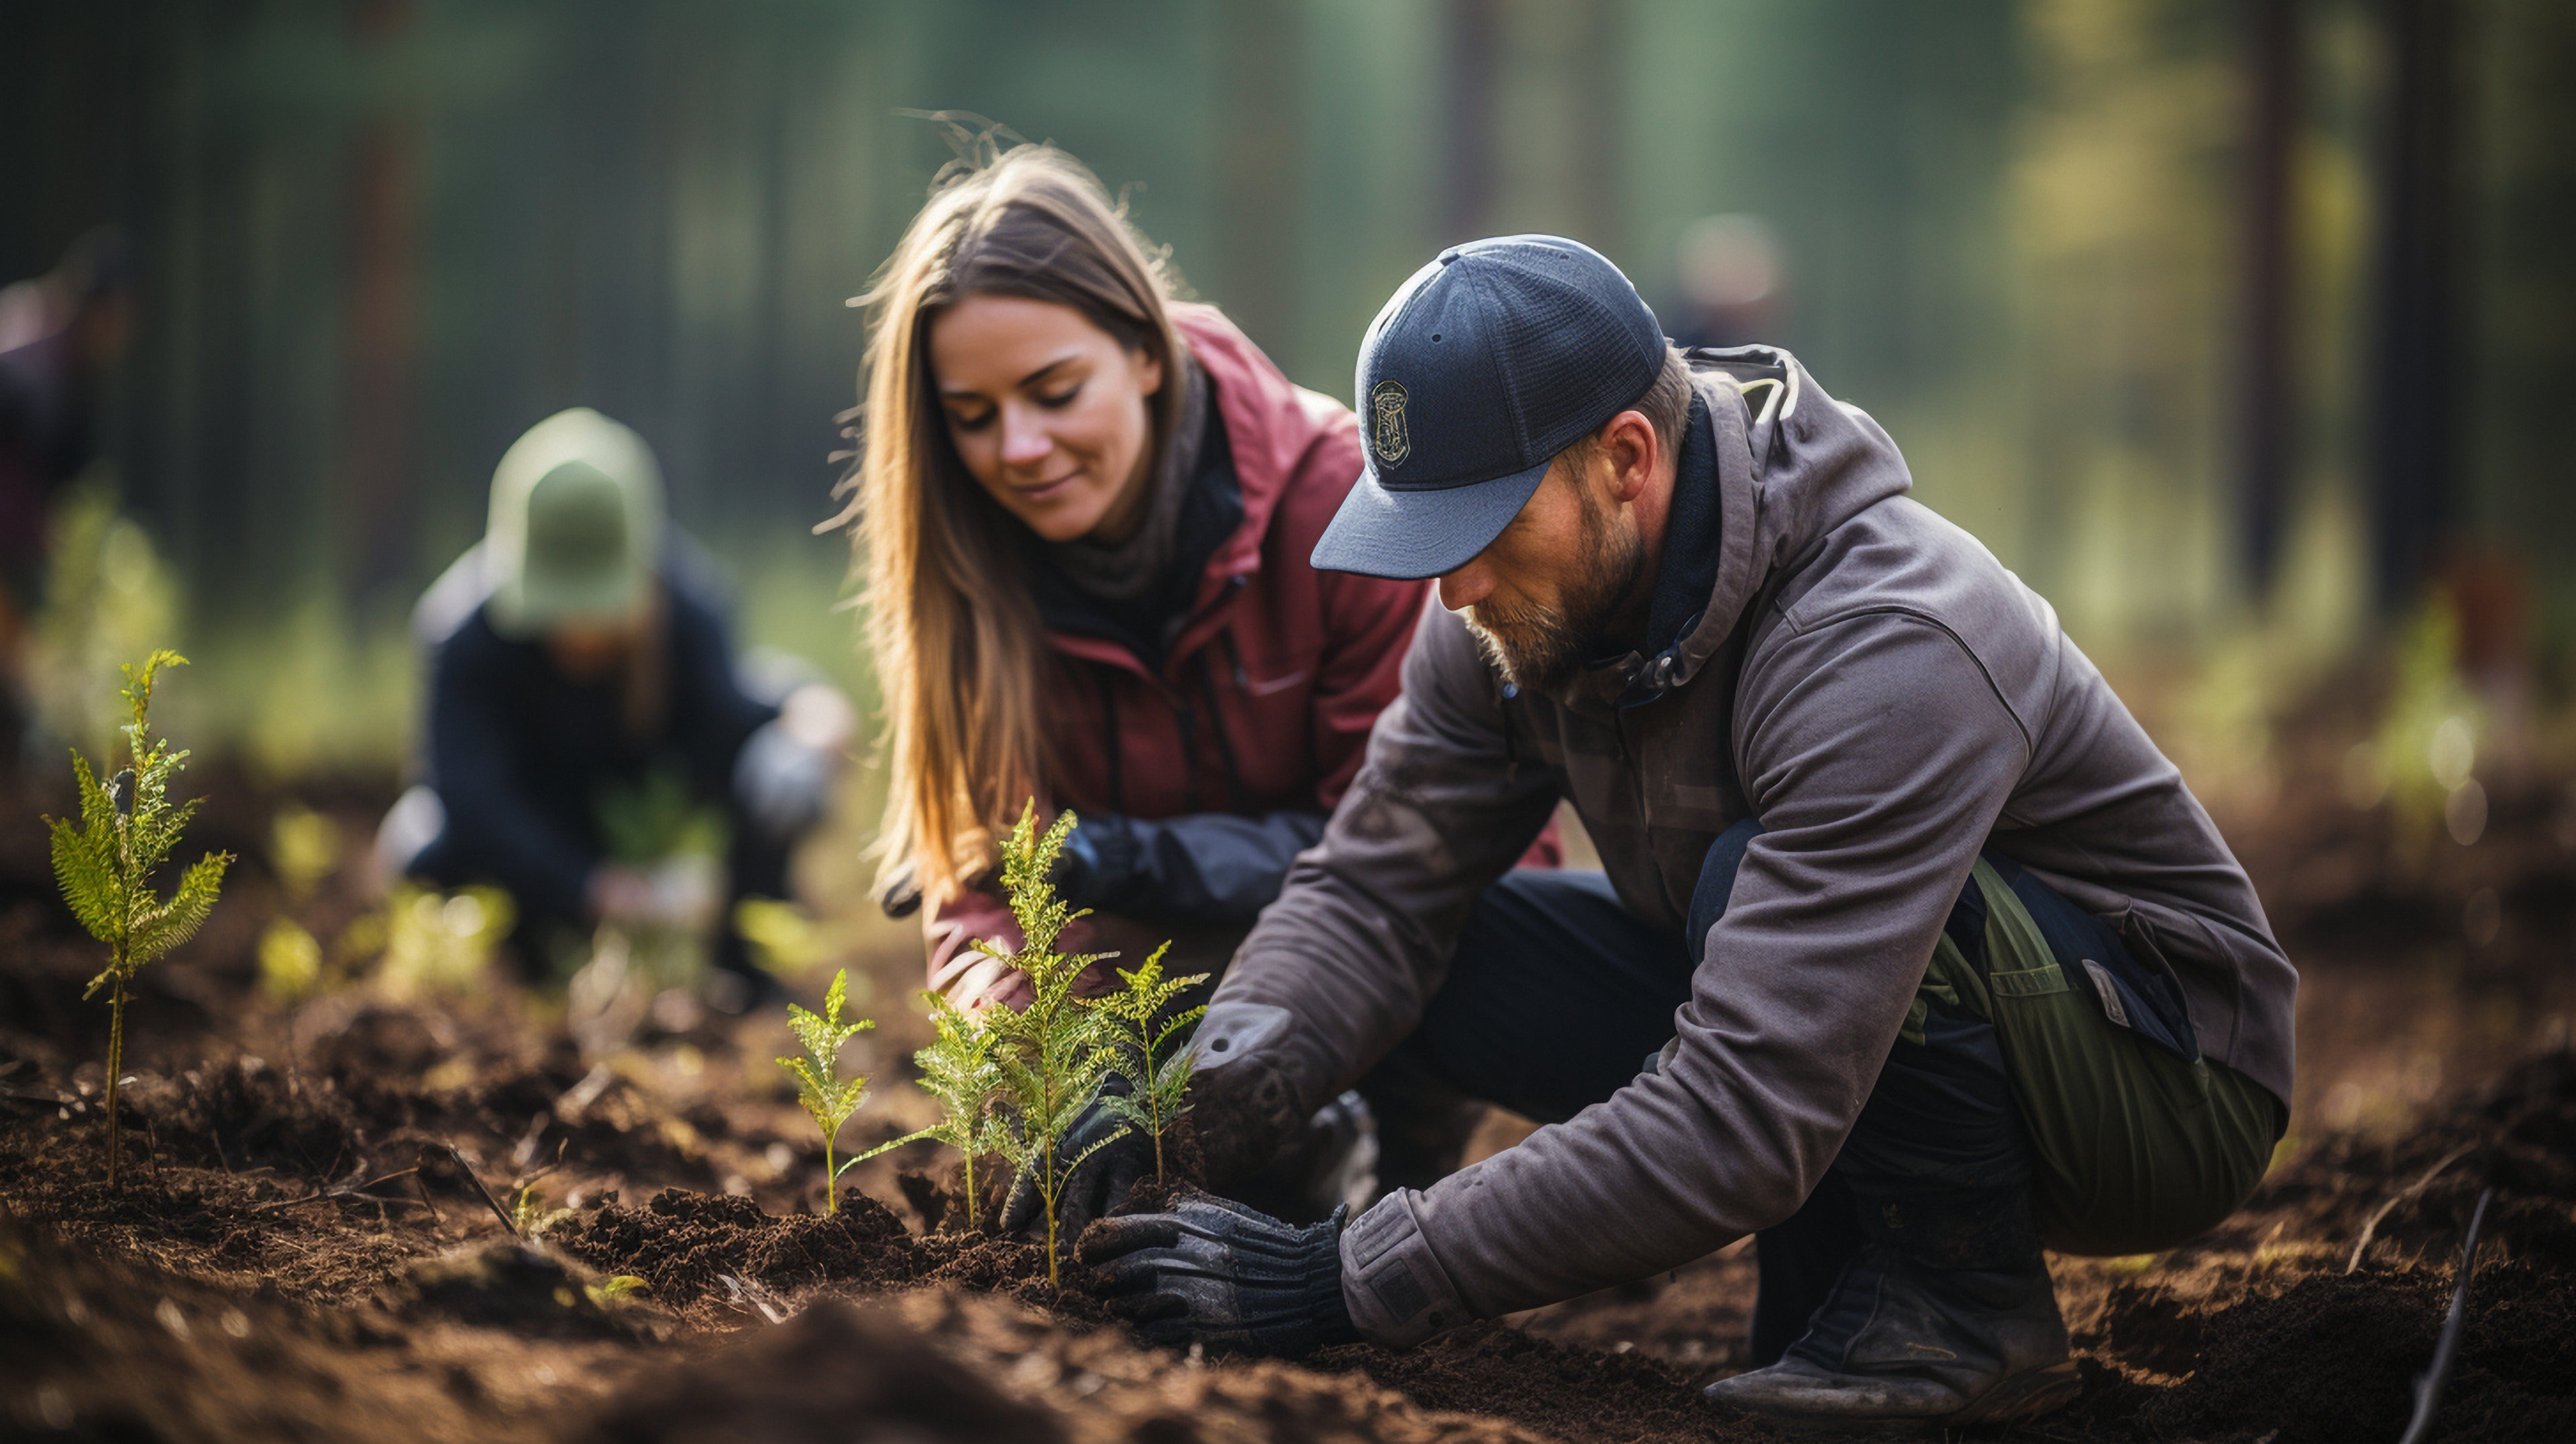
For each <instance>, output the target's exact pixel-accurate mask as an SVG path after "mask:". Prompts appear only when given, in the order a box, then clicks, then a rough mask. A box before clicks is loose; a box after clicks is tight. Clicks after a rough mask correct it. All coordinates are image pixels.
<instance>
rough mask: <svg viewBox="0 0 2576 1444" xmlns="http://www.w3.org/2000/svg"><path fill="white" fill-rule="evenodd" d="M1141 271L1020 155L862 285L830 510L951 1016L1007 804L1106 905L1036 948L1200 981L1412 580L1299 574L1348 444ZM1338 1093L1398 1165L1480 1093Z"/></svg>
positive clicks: (1335, 743)
mask: <svg viewBox="0 0 2576 1444" xmlns="http://www.w3.org/2000/svg"><path fill="white" fill-rule="evenodd" d="M983 144H984V145H986V146H987V147H992V142H990V141H986V142H983ZM1169 285H1170V283H1169V279H1168V276H1167V274H1166V271H1165V269H1164V265H1163V262H1162V259H1161V253H1160V252H1158V251H1155V250H1153V249H1151V248H1149V247H1148V246H1147V245H1146V244H1145V243H1144V241H1143V240H1142V239H1141V238H1140V237H1139V236H1138V235H1137V234H1136V233H1135V232H1134V231H1133V230H1132V229H1131V228H1130V227H1129V225H1128V223H1127V221H1126V219H1125V217H1124V216H1123V214H1122V213H1121V211H1120V209H1119V208H1118V207H1117V206H1116V205H1115V204H1113V203H1112V202H1111V200H1110V198H1109V196H1108V195H1107V193H1106V192H1105V191H1104V190H1103V189H1102V187H1101V185H1100V183H1099V181H1098V180H1097V179H1095V178H1094V177H1093V176H1092V175H1091V173H1090V172H1089V171H1087V170H1085V169H1084V168H1083V167H1082V166H1081V165H1080V164H1079V163H1078V162H1076V161H1075V160H1073V159H1072V158H1071V157H1069V156H1067V155H1065V154H1064V153H1063V152H1061V151H1058V150H1056V149H1054V148H1052V147H1048V146H1038V145H1022V146H1019V147H1017V148H1014V149H1009V150H1007V151H998V152H997V151H996V150H995V149H987V150H986V152H985V153H984V154H983V155H982V156H981V157H980V158H979V160H978V161H975V162H968V161H961V162H959V163H958V165H957V166H956V167H954V168H952V171H951V172H950V173H947V174H944V175H943V177H942V178H941V180H940V182H939V183H938V184H937V185H935V186H934V190H933V194H932V196H931V199H930V202H929V204H928V205H927V206H925V207H924V208H923V209H922V211H921V213H920V214H919V215H918V216H917V217H915V218H914V220H913V222H912V225H911V228H910V229H909V230H908V231H907V232H906V233H905V235H904V238H903V240H902V243H901V244H900V245H899V246H898V247H897V248H896V250H895V253H894V255H893V257H892V258H891V259H890V260H889V261H888V262H887V263H886V266H885V268H884V270H883V271H882V272H881V273H880V275H879V278H878V280H877V283H876V285H875V287H874V289H873V290H871V291H870V293H869V294H868V295H867V296H866V297H865V298H864V303H865V304H866V305H867V306H869V307H870V308H872V311H873V315H872V318H871V319H872V323H873V327H874V330H873V335H872V337H871V339H870V345H869V350H868V364H867V370H866V373H865V376H864V378H863V385H864V387H865V392H864V400H865V406H864V408H863V413H864V416H865V421H864V423H863V425H862V427H860V428H859V429H858V430H857V431H856V432H854V435H855V436H856V437H857V440H858V442H859V446H858V449H857V464H856V466H855V468H854V471H853V474H852V475H851V477H850V479H849V481H848V482H847V483H846V485H847V486H848V488H849V489H850V490H852V491H853V492H855V496H854V498H853V501H852V504H851V506H850V508H849V511H848V512H847V513H846V515H845V517H844V520H846V521H848V522H849V523H850V525H851V527H852V531H853V542H854V550H855V558H856V565H857V571H858V575H859V576H860V577H861V578H862V579H863V581H864V585H865V602H866V605H867V608H868V619H869V624H868V647H869V650H870V653H871V655H872V657H873V660H874V663H875V672H876V676H877V678H878V680H879V683H880V685H881V686H882V687H883V688H884V691H885V698H886V715H887V731H886V737H885V739H884V750H883V753H882V755H883V756H884V758H885V759H886V766H887V771H888V783H889V796H888V800H887V805H886V817H885V824H884V831H883V835H882V841H881V846H882V848H883V860H884V882H883V887H884V895H885V902H886V907H887V910H888V911H889V912H890V913H893V914H894V915H896V916H903V915H906V914H909V913H910V912H912V911H914V910H915V909H919V910H920V911H921V912H922V915H923V924H924V931H925V933H926V936H927V946H928V953H929V957H928V966H929V982H930V986H931V987H932V988H933V989H934V990H936V991H937V992H939V993H941V994H942V995H944V996H946V997H947V998H949V999H950V1000H952V1001H954V1002H955V1003H957V1004H958V1005H959V1006H961V1007H964V1008H967V1009H977V1008H984V1007H990V1006H995V1005H1001V1006H1013V1005H1017V1004H1018V1003H1020V1002H1021V1001H1023V1000H1024V999H1025V997H1026V987H1027V984H1026V980H1025V978H1024V977H1023V975H1021V974H1020V973H1018V972H1017V971H1015V970H1013V969H1012V968H1011V967H1010V966H1009V965H1008V964H1006V963H1004V962H1002V961H1000V960H998V959H996V958H993V957H990V956H988V955H986V954H984V953H982V952H979V951H976V950H975V949H974V948H972V947H971V946H970V943H971V942H972V941H973V940H976V939H987V940H991V941H992V942H993V943H995V944H996V945H997V946H999V947H1001V948H1003V949H1006V950H1007V949H1009V948H1012V947H1016V946H1017V945H1018V943H1019V931H1018V928H1017V925H1016V924H1015V923H1014V922H1013V920H1012V917H1011V913H1010V910H1009V908H1008V907H1007V906H1006V905H1005V903H1004V900H1003V898H1002V897H1001V896H1000V893H999V885H998V883H997V882H996V881H995V880H994V878H993V876H992V873H993V867H994V862H995V853H994V846H995V838H996V836H997V834H998V833H1000V832H1002V831H1004V830H1006V829H1007V828H1008V827H1009V825H1010V824H1011V822H1012V821H1013V820H1015V819H1016V818H1017V817H1018V816H1019V815H1020V812H1021V809H1022V807H1023V805H1024V804H1025V803H1026V802H1027V801H1028V800H1029V799H1031V798H1035V799H1036V801H1037V805H1038V808H1039V810H1040V812H1041V814H1042V815H1051V814H1053V813H1055V812H1057V811H1058V810H1061V809H1065V808H1071V809H1073V810H1074V811H1075V812H1076V814H1077V815H1078V817H1079V819H1080V820H1079V823H1078V825H1077V826H1076V827H1075V829H1074V831H1073V834H1072V837H1071V840H1070V843H1069V845H1068V847H1067V849H1066V862H1065V865H1064V867H1063V869H1062V871H1061V875H1060V877H1059V879H1058V881H1059V886H1060V890H1061V895H1062V896H1064V897H1065V898H1066V899H1067V900H1068V901H1069V902H1071V903H1072V904H1073V905H1074V906H1076V907H1086V908H1092V909H1095V910H1097V913H1098V916H1097V917H1095V918H1093V919H1087V920H1084V922H1082V923H1079V924H1077V925H1076V928H1075V929H1073V930H1070V931H1069V932H1068V935H1067V940H1066V942H1065V943H1064V944H1062V946H1064V947H1066V948H1068V949H1072V950H1079V951H1094V950H1112V949H1115V950H1122V951H1123V953H1124V957H1123V962H1124V963H1125V965H1126V966H1129V967H1134V966H1136V965H1138V964H1139V963H1141V962H1142V960H1143V959H1144V957H1145V955H1146V953H1147V951H1149V950H1150V949H1151V948H1152V947H1153V946H1154V945H1155V944H1156V943H1157V942H1159V941H1161V940H1162V939H1164V938H1166V937H1171V938H1173V939H1175V940H1176V941H1175V944H1174V947H1173V951H1172V956H1171V961H1170V962H1169V963H1168V964H1167V966H1168V967H1169V969H1170V971H1171V972H1172V973H1174V974H1176V975H1183V976H1186V975H1188V974H1193V973H1200V972H1215V971H1220V970H1222V968H1223V967H1224V965H1225V960H1226V959H1227V958H1228V957H1230V956H1231V955H1232V952H1233V948H1234V945H1235V943H1236V942H1238V941H1239V940H1240V939H1241V937H1242V936H1243V933H1244V931H1245V930H1246V929H1247V928H1248V927H1249V926H1250V924H1251V922H1252V920H1253V918H1254V916H1255V915H1256V914H1258V913H1259V912H1260V910H1261V909H1262V907H1263V906H1265V905H1266V904H1268V903H1269V902H1270V901H1271V900H1272V899H1273V898H1274V897H1276V896H1277V895H1278V892H1279V887H1280V883H1281V880H1282V879H1283V878H1285V877H1286V875H1287V873H1288V868H1289V864H1290V862H1291V861H1292V860H1293V859H1294V858H1295V857H1296V856H1297V854H1298V853H1299V852H1300V851H1302V850H1304V849H1305V848H1308V847H1311V846H1312V845H1314V843H1315V842H1316V840H1317V839H1319V838H1320V837H1322V836H1323V831H1324V821H1325V818H1326V816H1327V814H1328V813H1329V812H1330V810H1331V808H1332V807H1333V804H1334V803H1335V802H1337V801H1339V800H1340V798H1341V796H1342V793H1343V792H1344V790H1345V789H1347V788H1348V787H1349V786H1350V785H1351V779H1352V777H1353V775H1354V774H1355V773H1357V771H1358V770H1359V766H1360V758H1361V753H1362V750H1363V747H1364V745H1365V743H1366V742H1367V739H1368V734H1369V728H1370V726H1371V724H1372V723H1374V722H1375V721H1376V719H1377V715H1378V712H1379V710H1380V709H1381V708H1383V707H1384V706H1386V704H1387V703H1388V702H1389V701H1390V700H1392V699H1393V698H1394V696H1395V694H1396V689H1397V682H1398V677H1399V674H1400V671H1401V668H1402V665H1403V660H1404V653H1405V647H1406V644H1407V640H1408V639H1409V638H1410V636H1411V635H1412V632H1413V627H1414V623H1415V621H1416V619H1417V618H1418V617H1419V616H1420V615H1421V612H1422V608H1423V606H1424V602H1425V597H1426V595H1427V592H1428V588H1427V587H1426V586H1425V585H1424V584H1423V583H1421V582H1418V581H1383V580H1378V579H1375V578H1369V577H1357V576H1348V575H1341V574H1335V573H1329V572H1319V571H1317V570H1316V569H1315V568H1314V567H1313V566H1312V565H1311V564H1310V563H1309V562H1308V560H1307V558H1308V555H1309V553H1311V552H1312V551H1313V549H1314V545H1315V542H1316V540H1317V538H1319V537H1320V536H1321V535H1322V534H1323V529H1324V527H1325V525H1326V523H1327V522H1329V521H1330V520H1331V518H1332V516H1333V513H1334V510H1335V508H1337V507H1339V506H1340V505H1341V504H1342V501H1343V498H1344V497H1345V496H1346V495H1347V494H1348V493H1349V491H1350V488H1351V484H1352V482H1353V480H1354V479H1355V478H1356V477H1357V476H1358V475H1359V472H1360V439H1359V431H1358V428H1357V427H1356V426H1354V425H1353V422H1352V418H1351V415H1350V413H1349V412H1348V411H1346V410H1344V409H1343V408H1342V407H1341V406H1339V405H1338V404H1336V403H1335V402H1333V401H1331V400H1329V399H1327V398H1325V397H1322V396H1319V395H1316V394H1314V393H1312V392H1308V391H1304V390H1301V389H1300V388H1298V387H1297V386H1295V385H1293V384H1291V383H1290V382H1289V381H1288V379H1287V378H1286V377H1285V376H1283V375H1281V374H1280V372H1279V369H1278V368H1277V367H1276V366H1274V365H1272V364H1271V362H1270V360H1269V358H1267V357H1266V356H1264V355H1263V354H1262V353H1261V351H1260V350H1259V348H1257V347H1256V346H1254V345H1253V343H1252V342H1251V341H1250V340H1249V339H1247V338H1246V337H1245V336H1244V335H1243V333H1242V332H1241V331H1239V330H1237V329H1236V328H1235V327H1234V325H1233V324H1232V323H1231V322H1229V321H1228V320H1227V319H1226V318H1225V317H1224V316H1223V315H1222V314H1220V313H1219V312H1218V311H1217V310H1216V309H1215V308H1214V307H1212V306H1206V305H1194V304H1183V303H1180V302H1177V301H1175V300H1174V299H1173V297H1172V295H1171V292H1170V289H1169ZM1543 846H1544V847H1546V848H1548V849H1550V850H1551V851H1552V849H1553V846H1554V843H1553V838H1552V836H1551V837H1550V838H1549V839H1547V840H1545V842H1544V843H1543ZM1109 966H1115V965H1114V964H1112V965H1108V966H1101V967H1099V968H1097V970H1096V974H1095V975H1094V976H1093V977H1090V978H1086V979H1085V980H1084V984H1083V986H1084V987H1085V988H1086V989H1088V990H1090V991H1098V990H1099V989H1100V988H1102V987H1114V986H1116V983H1117V980H1116V978H1115V977H1114V976H1113V975H1111V974H1110V973H1109ZM1358 1091H1359V1092H1360V1093H1361V1094H1362V1095H1363V1096H1365V1097H1367V1098H1368V1100H1369V1103H1370V1104H1372V1105H1374V1107H1375V1111H1376V1113H1377V1115H1378V1122H1379V1124H1380V1127H1379V1133H1378V1144H1379V1167H1380V1170H1381V1172H1383V1173H1387V1174H1390V1175H1392V1176H1394V1177H1397V1178H1400V1179H1403V1180H1405V1181H1415V1180H1419V1181H1423V1182H1428V1181H1429V1180H1430V1179H1431V1178H1435V1177H1437V1176H1439V1175H1440V1174H1441V1173H1445V1172H1446V1171H1448V1170H1449V1169H1450V1168H1452V1167H1454V1166H1455V1165H1456V1160H1457V1157H1458V1154H1459V1152H1460V1150H1461V1149H1463V1147H1464V1145H1465V1143H1466V1137H1467V1134H1468V1133H1469V1132H1470V1131H1472V1129H1473V1125H1474V1121H1475V1119H1476V1117H1477V1116H1478V1114H1479V1113H1480V1111H1481V1110H1480V1108H1478V1107H1477V1106H1476V1105H1472V1104H1468V1103H1467V1102H1465V1100H1463V1099H1461V1098H1459V1097H1457V1096H1456V1095H1454V1094H1445V1093H1436V1094H1435V1093H1424V1092H1422V1091H1420V1090H1417V1089H1414V1088H1412V1087H1410V1086H1409V1084H1408V1082H1407V1080H1405V1079H1403V1078H1401V1077H1398V1076H1396V1075H1395V1074H1394V1073H1393V1072H1387V1073H1384V1074H1381V1075H1379V1076H1374V1077H1372V1078H1370V1079H1366V1080H1362V1082H1361V1083H1360V1085H1359V1089H1358ZM1359 1113H1360V1106H1359V1105H1358V1104H1357V1103H1356V1102H1354V1101H1353V1100H1351V1099H1349V1098H1348V1097H1347V1096H1345V1097H1343V1098H1340V1099H1336V1100H1331V1101H1328V1102H1327V1103H1325V1104H1324V1105H1323V1108H1322V1111H1321V1112H1319V1113H1317V1114H1316V1115H1314V1118H1313V1120H1312V1122H1311V1123H1310V1126H1309V1129H1308V1134H1307V1137H1306V1139H1305V1140H1303V1141H1302V1142H1301V1144H1300V1145H1299V1146H1300V1147H1306V1146H1310V1145H1311V1150H1312V1152H1313V1153H1314V1154H1315V1155H1316V1156H1317V1157H1319V1158H1320V1159H1322V1160H1325V1161H1324V1162H1320V1163H1318V1164H1317V1165H1316V1167H1315V1168H1314V1169H1313V1170H1312V1171H1311V1172H1310V1173H1308V1174H1305V1175H1302V1177H1303V1178H1304V1179H1305V1182H1303V1183H1301V1184H1299V1185H1297V1186H1298V1187H1301V1188H1304V1189H1305V1191H1306V1193H1307V1194H1308V1195H1310V1196H1312V1197H1315V1198H1316V1200H1317V1201H1320V1196H1321V1195H1328V1194H1333V1193H1336V1192H1337V1191H1341V1190H1342V1189H1343V1188H1344V1186H1345V1185H1344V1182H1342V1181H1336V1179H1335V1174H1334V1166H1333V1165H1334V1164H1335V1163H1340V1164H1342V1165H1343V1166H1345V1167H1348V1166H1349V1165H1348V1160H1349V1159H1350V1158H1351V1157H1352V1156H1353V1149H1352V1148H1351V1147H1350V1142H1351V1137H1352V1135H1353V1133H1354V1132H1355V1131H1356V1129H1357V1127H1358V1124H1357V1121H1356V1120H1357V1118H1358V1116H1359ZM1092 1122H1093V1123H1094V1124H1096V1125H1098V1127H1099V1129H1100V1130H1101V1131H1106V1128H1107V1127H1108V1126H1109V1123H1108V1119H1107V1117H1106V1115H1105V1114H1098V1115H1097V1116H1096V1117H1095V1118H1094V1120H1092ZM1088 1136H1089V1133H1088V1125H1087V1126H1086V1127H1084V1128H1077V1130H1076V1135H1075V1141H1074V1142H1072V1143H1069V1144H1068V1145H1067V1151H1068V1152H1074V1151H1078V1149H1079V1147H1080V1146H1081V1143H1082V1140H1083V1139H1084V1138H1086V1137H1088ZM1132 1141H1133V1142H1134V1143H1135V1144H1136V1146H1135V1147H1112V1148H1109V1149H1106V1150H1104V1151H1103V1152H1101V1153H1099V1154H1097V1155H1095V1156H1094V1158H1093V1160H1092V1162H1091V1163H1089V1164H1087V1165H1085V1167H1084V1169H1083V1171H1082V1172H1081V1173H1080V1174H1078V1175H1077V1177H1076V1178H1075V1180H1074V1183H1073V1187H1072V1190H1071V1194H1070V1199H1069V1202H1068V1203H1067V1205H1066V1207H1065V1211H1064V1218H1065V1221H1066V1223H1067V1224H1068V1225H1069V1226H1070V1227H1071V1228H1073V1229H1075V1230H1079V1228H1080V1227H1081V1225H1082V1223H1083V1221H1084V1220H1086V1219H1087V1218H1088V1217H1090V1216H1091V1215H1092V1214H1093V1213H1094V1212H1095V1211H1096V1210H1097V1209H1098V1208H1100V1207H1101V1206H1103V1205H1104V1203H1105V1202H1106V1200H1108V1199H1110V1198H1113V1197H1116V1196H1120V1195H1123V1193H1124V1192H1125V1190H1126V1188H1127V1186H1128V1184H1129V1183H1131V1182H1132V1181H1133V1179H1134V1178H1135V1177H1136V1175H1137V1173H1138V1172H1139V1171H1140V1170H1144V1169H1150V1168H1151V1166H1152V1158H1151V1154H1150V1152H1149V1151H1146V1145H1145V1144H1144V1141H1143V1140H1140V1139H1139V1140H1132ZM1291 1151H1292V1152H1294V1151H1296V1150H1295V1149H1292V1150H1291ZM1283 1168H1284V1169H1285V1171H1286V1172H1287V1173H1290V1174H1295V1173H1296V1172H1297V1169H1296V1167H1294V1166H1289V1165H1283ZM1343 1177H1344V1178H1345V1179H1346V1177H1347V1175H1343ZM1283 1206H1285V1205H1283ZM1324 1206H1327V1207H1328V1206H1329V1204H1325V1205H1324ZM1012 1222H1013V1224H1014V1225H1015V1226H1026V1225H1028V1224H1029V1223H1031V1222H1032V1217H1031V1209H1030V1206H1029V1205H1028V1204H1026V1203H1023V1204H1021V1205H1020V1206H1018V1207H1017V1208H1015V1210H1014V1213H1013V1218H1012Z"/></svg>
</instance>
